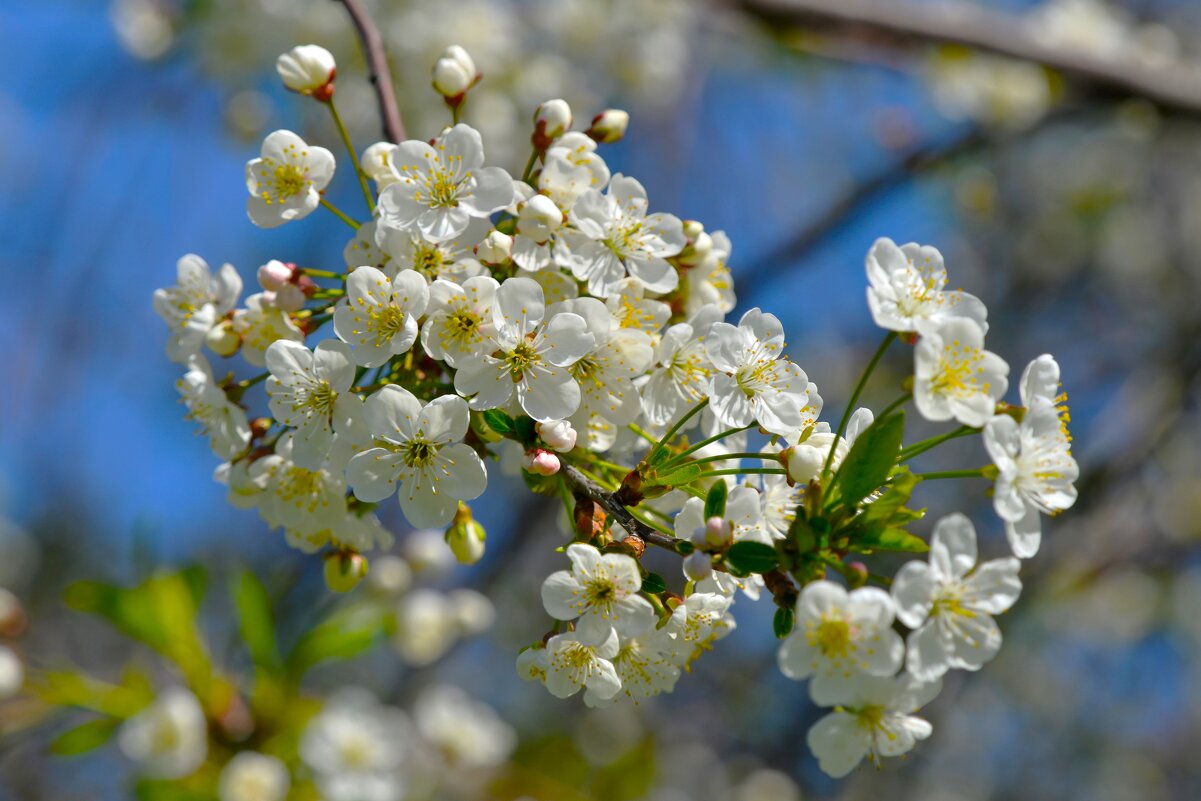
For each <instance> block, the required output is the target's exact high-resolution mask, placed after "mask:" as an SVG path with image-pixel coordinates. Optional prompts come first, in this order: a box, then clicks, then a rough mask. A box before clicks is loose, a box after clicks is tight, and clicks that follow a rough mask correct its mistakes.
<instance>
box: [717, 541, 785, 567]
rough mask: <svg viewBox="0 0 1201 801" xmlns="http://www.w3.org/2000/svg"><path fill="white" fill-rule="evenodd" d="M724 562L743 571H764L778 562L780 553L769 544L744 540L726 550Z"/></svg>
mask: <svg viewBox="0 0 1201 801" xmlns="http://www.w3.org/2000/svg"><path fill="white" fill-rule="evenodd" d="M726 563H727V564H729V565H730V566H731V567H733V568H734V569H736V570H740V571H742V572H744V573H766V572H767V571H769V570H771V569H772V568H773V567H775V566H776V565H778V564H779V563H780V555H779V554H778V553H776V549H775V548H773V547H771V546H770V545H765V544H763V543H762V542H752V541H750V540H744V541H743V542H736V543H734V544H733V545H731V546H730V550H728V551H726Z"/></svg>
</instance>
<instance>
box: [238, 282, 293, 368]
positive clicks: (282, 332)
mask: <svg viewBox="0 0 1201 801" xmlns="http://www.w3.org/2000/svg"><path fill="white" fill-rule="evenodd" d="M273 300H274V299H273V297H272V294H271V293H270V292H260V293H258V294H257V295H251V296H250V297H248V298H246V308H244V309H238V310H237V311H236V312H234V318H233V328H234V331H235V332H236V333H237V334H238V336H240V337H242V358H244V359H246V363H247V364H249V365H251V366H253V367H263V366H265V365H266V364H267V348H269V347H271V343H273V342H276V341H278V340H281V339H286V340H290V341H292V342H303V341H304V334H302V333H301V332H300V329H299V328H297V327H296V323H294V322H292V318H291V317H290V316H289V315H288V313H287V312H285V311H283V310H282V309H280V308H279V307H277V306H276V305H275V304H274V303H273Z"/></svg>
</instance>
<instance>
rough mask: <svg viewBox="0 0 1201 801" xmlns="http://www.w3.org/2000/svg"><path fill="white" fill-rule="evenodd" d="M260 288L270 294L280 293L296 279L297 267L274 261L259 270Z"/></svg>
mask: <svg viewBox="0 0 1201 801" xmlns="http://www.w3.org/2000/svg"><path fill="white" fill-rule="evenodd" d="M258 278H259V286H261V287H262V288H263V289H265V290H267V291H268V292H278V291H279V290H281V289H283V288H284V287H285V286H287V285H288V284H290V283H292V281H293V280H294V279H295V278H296V265H295V264H285V263H283V262H282V261H280V260H278V259H272V260H271V261H269V262H267V263H266V264H264V265H263V266H262V267H260V268H259V272H258Z"/></svg>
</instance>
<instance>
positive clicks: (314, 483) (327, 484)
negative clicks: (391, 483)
mask: <svg viewBox="0 0 1201 801" xmlns="http://www.w3.org/2000/svg"><path fill="white" fill-rule="evenodd" d="M294 436H295V435H294V434H293V432H288V433H286V434H284V435H283V436H282V437H280V438H279V441H278V442H276V443H275V453H273V454H270V455H268V456H264V457H262V458H261V459H256V460H254V462H252V463H251V465H250V468H249V469H248V470H247V476H246V483H247V484H248V485H249V486H253V487H261V488H262V492H260V493H259V494H258V496H257V497H258V509H259V515H260V516H261V517H262V518H263V520H264V521H265V522H266V523H267V525H269V526H271V527H272V528H275V527H280V528H283V529H286V530H287V531H289V532H290V533H292V534H293V535H297V536H301V537H311V536H320V535H321V533H322V532H327V531H329V530H332V529H333V528H334V527H335V526H337V525H339V524H340V523H341V522H342V521H343V519H344V518H345V516H346V480H345V479H344V478H343V477H342V473H341V471H333V470H330V469H328V467H327V466H325V465H323V466H321V467H319V468H317V469H313V470H310V469H308V468H305V467H301V466H300V465H298V464H297V463H296V461H295V460H294V459H293V458H292V448H293V444H294V443H293V440H294Z"/></svg>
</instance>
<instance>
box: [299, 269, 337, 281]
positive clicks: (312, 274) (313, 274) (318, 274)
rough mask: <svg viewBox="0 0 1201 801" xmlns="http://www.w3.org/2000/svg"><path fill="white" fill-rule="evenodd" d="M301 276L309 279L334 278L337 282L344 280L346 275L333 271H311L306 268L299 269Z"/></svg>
mask: <svg viewBox="0 0 1201 801" xmlns="http://www.w3.org/2000/svg"><path fill="white" fill-rule="evenodd" d="M300 273H301V275H307V276H308V277H309V278H334V279H337V280H339V281H345V280H346V273H336V272H334V271H333V270H313V269H311V268H308V267H301V268H300Z"/></svg>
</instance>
